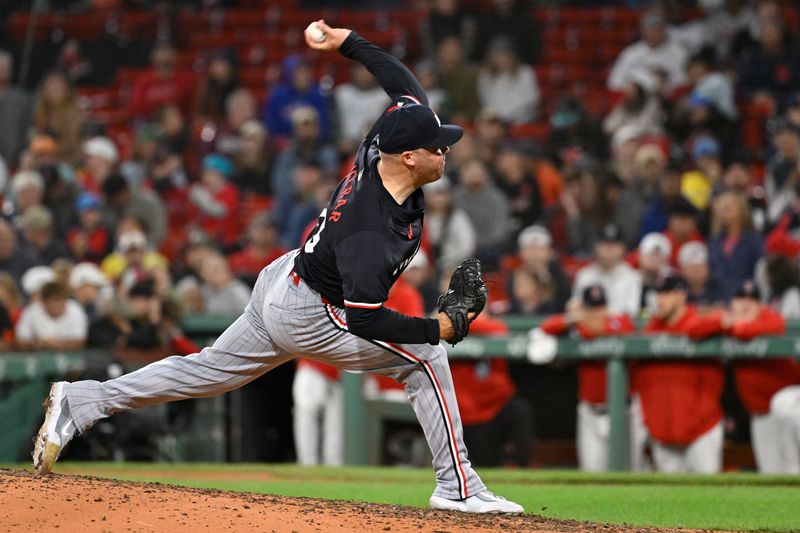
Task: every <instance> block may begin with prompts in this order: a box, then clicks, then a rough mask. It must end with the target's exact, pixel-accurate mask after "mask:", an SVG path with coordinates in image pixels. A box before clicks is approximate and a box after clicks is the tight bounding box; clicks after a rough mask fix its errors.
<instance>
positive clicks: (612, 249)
mask: <svg viewBox="0 0 800 533" xmlns="http://www.w3.org/2000/svg"><path fill="white" fill-rule="evenodd" d="M594 249H595V260H594V262H592V263H591V264H589V265H588V266H585V267H583V268H582V269H580V270H579V271H578V273H577V274H576V275H575V283H574V285H573V287H572V295H573V298H579V297H580V295H582V294H583V290H584V289H585V288H586V287H588V286H589V285H601V286H602V287H603V290H605V292H606V297H607V299H608V309H609V311H610V312H612V313H625V314H627V315H629V316H631V317H637V316H638V315H639V309H640V307H641V294H642V277H641V275H640V274H639V272H637V271H636V270H634V269H633V268H631V267H630V265H628V264H627V263H626V262H625V260H624V257H625V243H624V242H623V240H622V232H621V231H620V229H619V227H617V226H616V225H615V224H606V225H605V226H603V227H602V228H601V230H600V233H599V235H598V236H597V243H596V244H595V246H594Z"/></svg>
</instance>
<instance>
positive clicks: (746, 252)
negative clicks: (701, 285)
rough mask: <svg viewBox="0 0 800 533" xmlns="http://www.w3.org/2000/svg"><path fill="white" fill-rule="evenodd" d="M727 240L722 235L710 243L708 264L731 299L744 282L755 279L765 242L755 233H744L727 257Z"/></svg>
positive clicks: (712, 239)
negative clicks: (725, 247) (754, 275)
mask: <svg viewBox="0 0 800 533" xmlns="http://www.w3.org/2000/svg"><path fill="white" fill-rule="evenodd" d="M725 238H726V236H725V234H720V235H716V236H714V237H712V238H711V239H710V240H709V241H708V262H709V265H710V266H711V272H712V275H713V276H714V277H715V278H716V279H717V281H719V282H720V284H721V285H722V287H723V288H724V291H725V295H726V297H727V298H728V299H730V298H731V297H732V296H733V294H734V293H735V292H736V291H737V289H738V288H739V286H740V285H741V284H742V283H743V282H744V281H746V280H748V279H753V274H754V273H755V270H756V263H758V260H759V259H761V257H762V256H763V255H764V240H763V239H762V238H761V235H759V234H758V233H756V232H754V231H749V232H746V233H742V235H741V237H740V238H739V242H738V243H736V246H735V247H734V249H733V251H732V252H731V254H730V255H725V252H724V244H725Z"/></svg>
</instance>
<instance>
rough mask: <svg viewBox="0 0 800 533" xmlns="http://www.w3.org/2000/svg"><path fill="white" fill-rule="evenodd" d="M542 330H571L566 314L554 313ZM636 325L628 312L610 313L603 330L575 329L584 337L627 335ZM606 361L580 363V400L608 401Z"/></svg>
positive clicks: (579, 326) (559, 333)
mask: <svg viewBox="0 0 800 533" xmlns="http://www.w3.org/2000/svg"><path fill="white" fill-rule="evenodd" d="M540 327H541V328H542V330H544V332H545V333H547V334H548V335H559V336H560V335H565V334H566V333H568V332H569V330H570V326H569V325H568V324H567V321H566V316H565V315H553V316H551V317H549V318H548V319H547V320H545V321H544V322H542V324H541V326H540ZM635 329H636V327H635V326H634V324H633V321H632V320H631V319H630V317H629V316H628V315H626V314H619V315H609V316H608V317H606V320H605V323H604V324H603V329H602V331H601V332H599V333H598V332H595V331H591V330H589V329H588V328H586V327H584V326H582V325H580V324H578V325H577V326H576V327H575V330H576V331H577V332H578V335H580V336H581V338H583V339H587V340H589V339H595V338H598V337H610V336H614V335H625V334H628V333H631V332H633V331H634V330H635ZM606 384H607V381H606V362H605V361H585V362H582V363H579V364H578V400H580V401H582V402H589V403H592V404H596V405H604V404H605V403H606Z"/></svg>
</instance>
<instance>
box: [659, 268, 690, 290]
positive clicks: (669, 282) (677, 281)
mask: <svg viewBox="0 0 800 533" xmlns="http://www.w3.org/2000/svg"><path fill="white" fill-rule="evenodd" d="M686 288H687V285H686V280H684V279H683V278H682V277H681V276H679V275H678V274H675V273H670V274H667V275H666V276H662V277H661V278H659V279H658V281H656V286H655V290H656V292H672V291H685V290H686Z"/></svg>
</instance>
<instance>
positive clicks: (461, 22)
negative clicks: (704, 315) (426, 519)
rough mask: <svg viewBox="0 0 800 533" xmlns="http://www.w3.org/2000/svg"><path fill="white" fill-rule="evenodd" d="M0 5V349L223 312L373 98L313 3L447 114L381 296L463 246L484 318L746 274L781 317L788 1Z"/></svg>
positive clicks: (300, 233)
mask: <svg viewBox="0 0 800 533" xmlns="http://www.w3.org/2000/svg"><path fill="white" fill-rule="evenodd" d="M3 4H4V5H3V6H2V7H0V332H1V333H2V337H0V347H2V348H3V349H4V350H12V349H13V350H68V349H75V348H83V347H89V348H108V349H112V350H114V351H116V352H117V353H118V354H121V356H129V357H133V358H136V357H144V358H145V359H146V358H147V357H160V356H163V355H167V354H173V353H184V354H188V353H193V352H194V351H196V350H197V347H196V346H195V345H194V344H193V343H192V342H191V341H190V340H189V339H187V338H186V336H185V335H184V334H183V333H182V331H181V329H180V325H181V317H182V315H184V314H193V315H196V314H208V315H228V316H230V315H236V314H238V313H239V312H241V310H242V309H243V307H244V306H245V304H246V303H247V301H248V298H249V293H250V288H251V287H252V285H253V283H254V282H255V279H256V277H257V275H258V273H259V271H260V270H261V269H262V268H263V267H264V266H265V265H266V264H268V263H269V262H271V261H272V260H273V259H275V258H277V257H279V256H280V255H282V254H283V253H285V252H286V251H288V250H291V249H293V248H296V247H298V246H299V245H300V244H301V243H302V241H303V238H304V235H305V234H306V232H307V231H308V229H309V225H313V223H314V222H315V221H316V218H317V216H318V214H319V212H320V210H321V208H322V206H324V204H325V203H326V202H327V199H328V196H329V194H330V192H331V190H332V189H333V187H334V186H335V184H336V182H337V181H338V179H339V178H340V177H342V176H344V175H346V174H347V171H348V170H349V168H350V166H351V161H352V160H351V157H352V155H353V152H354V150H355V148H356V147H357V145H358V144H359V142H360V140H361V137H362V135H363V134H364V132H365V131H366V130H367V129H368V128H369V127H370V126H371V124H372V123H373V122H374V120H375V119H376V117H377V116H378V115H379V114H380V113H381V112H382V111H383V110H384V109H385V107H386V105H387V104H388V100H387V97H386V95H385V94H384V92H383V91H382V89H381V88H380V87H379V86H378V85H377V83H376V81H375V79H374V78H373V77H372V76H371V74H370V73H369V72H368V71H367V70H366V69H364V68H363V67H361V66H360V65H357V64H354V63H352V62H350V61H349V60H347V59H346V58H343V57H341V56H339V55H338V54H325V55H321V54H317V53H314V52H312V51H309V50H307V49H306V48H305V46H304V43H303V41H302V29H303V28H305V26H306V25H307V24H308V22H309V21H310V20H313V19H316V18H319V17H320V16H322V17H324V18H326V21H327V22H328V23H329V24H331V25H332V26H345V27H351V28H353V29H355V30H357V31H358V32H359V33H361V34H362V35H363V36H365V37H366V38H368V39H370V40H372V41H373V42H375V43H376V44H379V45H380V46H382V47H384V48H386V49H388V50H390V51H391V52H392V53H394V54H395V55H397V56H398V57H399V58H401V59H402V60H403V61H404V62H405V63H406V64H408V65H409V66H410V67H411V68H412V70H413V71H414V73H415V74H416V75H417V77H418V78H419V79H420V81H421V82H422V85H423V86H424V87H425V88H426V90H427V91H428V94H429V96H430V100H431V105H432V107H433V108H434V109H435V110H436V111H437V112H438V114H439V115H440V116H441V117H442V119H443V120H445V121H452V122H456V123H459V124H462V125H463V126H464V127H465V129H466V130H467V133H466V134H465V136H464V138H463V140H462V141H461V142H459V143H458V144H457V145H455V146H454V147H453V148H452V150H451V151H450V153H449V154H448V158H447V159H448V160H447V167H446V176H445V177H444V178H443V179H442V180H440V181H439V182H436V183H433V184H430V185H429V186H426V191H425V192H426V203H427V213H426V219H425V222H426V224H425V237H424V243H423V247H422V252H423V253H422V254H421V255H420V257H419V258H418V260H416V261H415V262H414V264H413V265H412V266H411V267H410V268H409V269H408V271H407V272H406V274H405V275H404V277H403V285H404V286H403V290H404V291H406V292H405V293H403V294H404V296H403V297H398V300H399V301H401V303H400V304H399V306H402V305H403V303H402V302H408V301H409V300H411V301H413V302H415V305H416V303H417V302H418V305H417V306H415V307H414V308H413V309H414V312H416V313H419V314H428V313H430V312H432V311H433V310H434V309H435V303H436V297H437V295H438V294H439V292H440V287H441V284H442V280H444V281H446V280H448V279H449V274H450V272H451V271H452V269H453V268H454V267H455V266H456V265H458V264H459V263H460V261H462V260H463V259H465V258H468V257H473V256H477V257H478V258H480V259H481V260H482V262H483V265H484V271H485V272H486V274H487V279H488V280H489V281H490V283H491V284H490V304H489V306H488V311H489V314H490V315H495V316H497V315H503V314H508V313H511V314H518V315H539V314H552V313H564V312H565V311H567V312H570V309H568V303H569V302H570V301H572V302H575V301H583V300H582V298H584V292H585V291H584V289H586V288H587V287H590V286H593V285H597V284H599V285H601V286H602V287H603V289H604V296H603V298H605V299H606V300H604V301H606V302H607V307H608V310H609V311H610V312H612V313H623V314H626V315H627V316H629V317H631V318H633V319H640V318H645V319H647V318H650V317H651V316H653V312H654V309H655V305H656V295H657V294H658V292H659V287H658V284H659V283H660V282H661V280H662V279H663V278H664V276H665V275H666V274H668V273H679V274H680V275H681V276H682V279H683V280H684V281H685V284H686V286H685V289H686V292H687V298H688V301H689V302H690V303H692V304H695V305H697V306H698V307H699V308H700V309H703V310H706V311H709V310H715V309H720V310H721V309H725V308H726V306H727V305H728V304H729V301H730V300H731V299H732V298H734V297H735V296H736V295H737V294H739V293H740V290H741V288H742V286H743V285H744V284H746V283H747V282H752V283H753V284H754V286H755V287H756V288H757V290H758V292H757V299H758V300H760V301H761V302H762V303H763V304H766V305H768V306H771V307H772V308H774V309H775V310H776V311H778V312H779V313H780V314H781V315H782V316H783V317H784V318H785V319H790V320H791V319H800V280H799V279H798V269H797V267H798V263H797V260H798V254H800V61H798V59H800V40H799V39H800V33H798V24H797V22H798V16H799V15H800V12H798V10H797V9H796V8H795V7H794V6H793V3H792V2H788V1H787V2H780V1H778V0H697V1H694V0H664V1H661V2H652V1H645V0H627V1H617V2H613V1H596V0H583V1H578V0H575V1H561V2H559V1H557V0H539V1H537V2H532V1H525V0H491V1H489V0H472V1H463V2H459V1H457V0H429V1H428V2H424V1H421V2H418V3H417V5H415V6H408V5H401V3H397V5H396V6H393V5H391V2H390V3H388V4H387V3H386V2H380V5H381V7H380V8H378V6H377V3H375V2H368V1H363V2H360V3H359V2H352V3H348V4H350V5H349V6H348V9H346V10H345V9H338V10H335V9H329V7H330V6H325V5H322V4H323V3H320V2H314V1H303V0H280V1H277V0H276V1H263V2H262V1H257V0H238V1H237V0H227V1H226V0H217V1H215V0H196V1H189V0H187V1H180V2H163V1H156V0H91V1H90V0H76V1H71V2H66V1H65V2H46V1H45V2H39V1H35V2H30V1H28V2H24V1H19V0H13V1H10V2H4V3H3ZM409 293H410V294H411V296H408V294H409ZM748 294H751V293H748ZM752 294H756V293H752ZM573 295H575V296H576V299H573V300H571V297H572V296H573ZM592 301H594V300H591V298H589V300H585V301H584V303H587V302H588V303H591V302H592ZM587 305H588V304H587ZM495 326H496V325H493V324H492V323H490V324H488V325H487V326H486V327H487V331H488V332H490V333H491V332H496V331H497V329H496V328H500V330H502V326H496V328H495ZM493 328H495V329H493ZM500 332H502V331H500ZM490 370H491V369H485V372H487V373H488V372H490ZM497 371H498V372H500V373H501V374H502V373H505V374H507V372H508V370H507V369H506V368H505V367H504V368H501V369H498V370H497ZM454 373H456V372H455V371H454ZM515 377H517V378H519V376H515ZM506 381H507V383H505V382H504V383H505V385H503V386H510V387H512V388H511V390H513V385H509V384H510V379H507V380H506ZM505 396H509V395H507V394H506V395H505ZM507 400H508V399H507V398H505V400H504V401H507ZM494 414H496V413H494ZM511 419H512V420H513V419H516V420H519V415H518V414H517V415H515V416H514V417H512V418H511ZM470 447H471V448H472V446H470ZM518 462H523V461H521V460H520V461H518Z"/></svg>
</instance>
